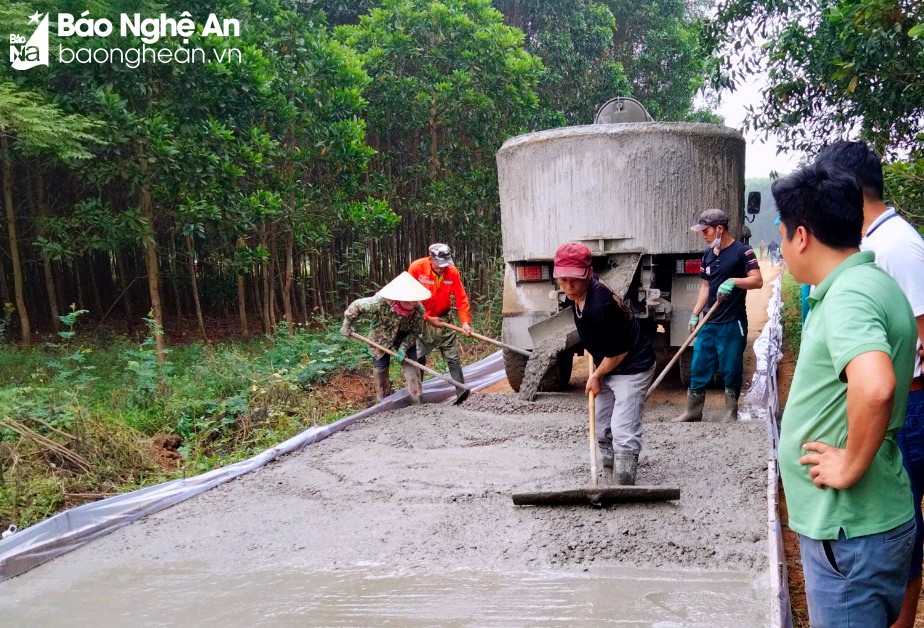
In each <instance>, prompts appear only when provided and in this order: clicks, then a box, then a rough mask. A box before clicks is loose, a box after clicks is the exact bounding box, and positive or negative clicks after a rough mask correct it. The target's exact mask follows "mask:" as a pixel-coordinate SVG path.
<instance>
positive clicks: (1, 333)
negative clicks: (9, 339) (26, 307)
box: [0, 302, 16, 345]
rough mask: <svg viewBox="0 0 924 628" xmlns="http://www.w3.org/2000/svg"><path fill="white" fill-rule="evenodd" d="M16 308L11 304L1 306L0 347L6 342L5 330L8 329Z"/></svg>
mask: <svg viewBox="0 0 924 628" xmlns="http://www.w3.org/2000/svg"><path fill="white" fill-rule="evenodd" d="M15 311H16V308H15V307H13V304H12V303H9V302H7V303H4V304H3V313H2V315H0V345H3V343H4V342H5V341H6V330H7V329H9V328H10V320H11V319H12V318H13V312H15Z"/></svg>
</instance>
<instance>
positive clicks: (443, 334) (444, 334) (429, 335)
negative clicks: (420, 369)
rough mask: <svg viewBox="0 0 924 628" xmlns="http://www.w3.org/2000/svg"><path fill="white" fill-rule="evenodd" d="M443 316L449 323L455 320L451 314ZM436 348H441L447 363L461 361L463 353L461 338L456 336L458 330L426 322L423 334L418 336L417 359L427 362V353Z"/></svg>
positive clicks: (423, 362)
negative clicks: (460, 349) (461, 350)
mask: <svg viewBox="0 0 924 628" xmlns="http://www.w3.org/2000/svg"><path fill="white" fill-rule="evenodd" d="M441 318H442V319H443V320H444V321H446V322H448V323H452V322H453V319H452V318H451V317H449V316H442V317H441ZM436 349H439V350H440V354H442V356H443V359H444V360H446V364H453V363H455V364H459V363H461V361H462V354H461V353H460V351H459V339H458V338H456V332H454V331H453V330H451V329H446V328H445V327H434V326H433V325H431V324H430V323H424V333H423V336H421V337H418V338H417V358H418V360H417V361H418V362H420V363H421V364H425V361H426V359H427V355H428V354H429V353H430V352H431V351H435V350H436Z"/></svg>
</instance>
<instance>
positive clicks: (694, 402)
mask: <svg viewBox="0 0 924 628" xmlns="http://www.w3.org/2000/svg"><path fill="white" fill-rule="evenodd" d="M705 403H706V391H705V390H693V389H692V388H691V389H690V390H688V391H687V409H686V411H685V412H684V413H683V414H681V415H680V416H679V417H677V418H675V419H674V422H675V423H692V422H695V421H702V420H703V404H705Z"/></svg>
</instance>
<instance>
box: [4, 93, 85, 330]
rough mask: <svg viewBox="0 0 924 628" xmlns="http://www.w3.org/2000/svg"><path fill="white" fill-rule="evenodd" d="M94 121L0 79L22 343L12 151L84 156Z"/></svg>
mask: <svg viewBox="0 0 924 628" xmlns="http://www.w3.org/2000/svg"><path fill="white" fill-rule="evenodd" d="M94 127H95V124H94V122H93V121H92V120H89V119H87V118H85V117H83V116H79V115H73V114H65V113H63V112H62V111H61V109H60V108H58V107H57V106H55V105H54V104H53V103H50V102H48V100H47V99H46V98H45V97H44V96H43V95H42V94H39V93H36V92H31V91H26V90H22V89H18V88H17V87H16V86H15V85H14V84H13V83H11V82H8V81H4V82H0V180H2V187H3V203H4V207H5V213H6V231H7V238H8V242H9V247H10V250H9V253H10V259H11V261H12V266H13V288H14V298H15V301H16V313H17V316H18V317H19V323H20V332H21V334H22V342H23V344H24V345H25V346H27V347H28V346H29V345H30V344H31V342H32V332H31V325H30V322H29V312H28V308H27V305H26V299H25V292H24V285H23V271H22V260H21V258H20V242H19V234H18V229H17V222H18V213H19V212H18V202H17V199H16V198H15V196H14V185H13V160H14V153H18V154H20V155H22V156H25V157H32V158H41V159H50V160H54V161H59V162H63V163H71V162H74V161H76V160H80V159H86V158H88V157H89V156H90V152H89V150H88V148H89V147H90V144H92V142H93V141H94V139H95V138H94V136H93V135H92V131H93V129H94Z"/></svg>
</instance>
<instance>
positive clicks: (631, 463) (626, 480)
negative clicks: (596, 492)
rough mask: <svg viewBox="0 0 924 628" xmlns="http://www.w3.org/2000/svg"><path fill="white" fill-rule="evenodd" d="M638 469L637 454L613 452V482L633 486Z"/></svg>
mask: <svg viewBox="0 0 924 628" xmlns="http://www.w3.org/2000/svg"><path fill="white" fill-rule="evenodd" d="M637 470H638V454H629V453H625V452H619V453H615V454H613V484H618V485H619V486H634V485H635V473H636V471H637Z"/></svg>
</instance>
